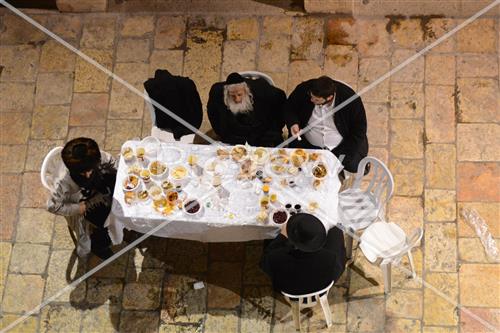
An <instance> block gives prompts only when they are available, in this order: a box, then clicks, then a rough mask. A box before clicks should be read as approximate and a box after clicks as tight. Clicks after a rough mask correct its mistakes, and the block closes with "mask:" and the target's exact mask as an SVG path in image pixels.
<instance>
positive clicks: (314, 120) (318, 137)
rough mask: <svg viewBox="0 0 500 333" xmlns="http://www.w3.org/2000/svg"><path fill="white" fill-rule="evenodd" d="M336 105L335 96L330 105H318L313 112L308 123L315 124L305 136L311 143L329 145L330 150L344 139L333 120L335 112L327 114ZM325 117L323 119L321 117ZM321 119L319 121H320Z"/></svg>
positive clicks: (321, 145) (319, 145)
mask: <svg viewBox="0 0 500 333" xmlns="http://www.w3.org/2000/svg"><path fill="white" fill-rule="evenodd" d="M334 107H335V97H334V98H333V100H332V103H330V105H316V106H315V107H314V110H313V112H312V114H311V118H309V121H308V123H307V125H308V126H309V125H311V124H315V125H314V126H312V127H311V128H310V130H309V131H307V132H306V133H305V134H304V136H305V138H306V139H307V141H309V143H310V144H312V145H315V146H318V147H321V148H324V147H327V148H328V149H329V150H332V149H333V148H335V147H337V146H338V145H339V144H340V142H341V141H342V135H340V133H339V131H338V130H337V126H335V122H334V121H333V113H332V114H330V115H328V116H326V117H325V115H326V114H329V113H331V112H332V111H333V109H334ZM323 117H325V118H324V119H323V120H321V121H319V119H321V118H323ZM318 121H319V122H318Z"/></svg>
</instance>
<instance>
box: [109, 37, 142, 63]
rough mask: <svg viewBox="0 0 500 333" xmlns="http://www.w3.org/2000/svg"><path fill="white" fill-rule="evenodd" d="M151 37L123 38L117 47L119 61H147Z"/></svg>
mask: <svg viewBox="0 0 500 333" xmlns="http://www.w3.org/2000/svg"><path fill="white" fill-rule="evenodd" d="M148 59H149V39H131V38H127V39H122V40H120V41H119V42H118V46H117V47H116V61H117V62H147V61H148Z"/></svg>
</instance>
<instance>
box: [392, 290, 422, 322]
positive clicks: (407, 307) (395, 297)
mask: <svg viewBox="0 0 500 333" xmlns="http://www.w3.org/2000/svg"><path fill="white" fill-rule="evenodd" d="M422 303H423V295H422V291H420V290H403V289H394V290H392V292H391V294H390V295H388V296H387V300H386V303H385V304H386V305H385V306H386V307H385V313H386V315H387V317H396V318H412V319H420V318H422V310H423V307H422Z"/></svg>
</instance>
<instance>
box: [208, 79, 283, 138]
mask: <svg viewBox="0 0 500 333" xmlns="http://www.w3.org/2000/svg"><path fill="white" fill-rule="evenodd" d="M245 82H246V83H247V84H248V86H249V88H250V90H251V92H252V94H253V100H254V104H253V108H254V110H253V112H251V114H250V116H247V115H234V114H233V113H232V112H231V111H230V110H229V109H228V108H227V106H226V104H225V103H224V82H218V83H215V84H214V85H213V86H212V88H211V89H210V94H209V97H208V104H207V113H208V119H209V120H210V123H211V124H212V128H213V130H214V131H215V133H217V135H218V136H219V137H220V138H221V141H222V142H225V143H228V144H244V143H245V141H247V142H248V143H249V144H250V145H252V146H265V147H274V146H276V145H278V144H280V143H281V142H282V141H283V138H282V129H283V126H285V121H284V115H283V107H284V104H285V101H286V95H285V93H284V92H283V90H281V89H279V88H277V87H274V86H271V85H270V84H269V83H268V82H267V81H265V80H264V79H255V80H253V79H245Z"/></svg>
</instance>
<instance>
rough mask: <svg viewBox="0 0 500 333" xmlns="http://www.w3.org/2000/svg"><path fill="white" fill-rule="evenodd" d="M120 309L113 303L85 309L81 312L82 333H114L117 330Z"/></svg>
mask: <svg viewBox="0 0 500 333" xmlns="http://www.w3.org/2000/svg"><path fill="white" fill-rule="evenodd" d="M119 320H120V309H119V308H117V307H116V306H113V305H104V306H100V307H97V308H95V309H89V310H85V311H84V312H83V314H82V325H81V327H82V330H81V332H82V333H95V332H99V333H115V332H117V331H118V328H119V326H118V322H119Z"/></svg>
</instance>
